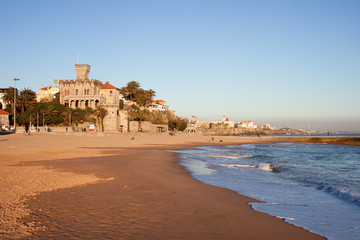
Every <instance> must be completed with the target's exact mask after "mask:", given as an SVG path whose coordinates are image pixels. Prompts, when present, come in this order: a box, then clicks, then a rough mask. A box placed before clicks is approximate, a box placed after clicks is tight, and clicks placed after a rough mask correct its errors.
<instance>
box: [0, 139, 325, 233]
mask: <svg viewBox="0 0 360 240" xmlns="http://www.w3.org/2000/svg"><path fill="white" fill-rule="evenodd" d="M132 138H134V139H133V140H131V139H132ZM211 138H212V137H211V136H202V135H187V134H177V135H176V136H170V135H167V134H154V135H148V134H145V133H144V134H135V135H130V134H121V135H118V134H81V135H74V134H68V135H66V134H52V133H43V134H33V135H31V136H25V135H23V134H12V135H3V136H0V166H1V168H0V196H1V197H0V207H1V208H0V214H1V215H0V217H1V218H0V226H1V227H0V237H1V238H5V239H14V238H18V237H23V238H24V239H324V238H323V237H321V236H318V235H316V234H313V233H310V232H308V231H306V230H304V229H301V228H299V227H296V226H293V225H291V224H288V223H286V222H284V221H282V219H278V218H275V217H272V216H269V215H267V214H264V213H260V212H257V211H254V210H252V209H251V207H250V205H249V204H247V203H248V202H254V201H256V200H254V199H251V198H248V197H246V196H242V195H239V194H237V193H236V192H234V191H231V190H228V189H225V188H221V187H216V186H211V185H207V184H204V183H201V182H200V181H198V180H196V179H194V178H192V177H191V176H190V174H189V173H188V172H187V171H186V170H184V169H183V167H182V166H180V165H177V164H176V161H177V159H176V154H175V153H174V152H171V151H168V150H175V149H184V148H189V147H192V146H201V145H212V144H242V143H271V142H284V139H281V138H280V139H279V138H265V137H264V138H243V137H241V138H240V137H228V136H227V137H223V136H222V137H220V136H219V137H214V138H215V139H214V142H213V141H212V140H211ZM220 140H221V142H220Z"/></svg>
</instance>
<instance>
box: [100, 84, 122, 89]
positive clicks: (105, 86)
mask: <svg viewBox="0 0 360 240" xmlns="http://www.w3.org/2000/svg"><path fill="white" fill-rule="evenodd" d="M101 89H118V88H117V87H114V86H113V85H111V84H109V83H105V84H103V85H102V87H101Z"/></svg>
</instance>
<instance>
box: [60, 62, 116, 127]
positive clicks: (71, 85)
mask: <svg viewBox="0 0 360 240" xmlns="http://www.w3.org/2000/svg"><path fill="white" fill-rule="evenodd" d="M75 70H76V73H77V78H76V80H59V91H60V103H61V104H64V105H65V106H66V107H71V108H74V109H75V108H82V109H85V108H86V107H90V108H93V109H96V108H98V107H102V108H105V109H106V110H107V115H106V117H105V118H104V128H105V129H106V131H118V130H119V129H120V122H121V119H120V114H119V98H120V91H119V89H118V88H116V87H114V86H113V85H111V84H109V82H107V83H105V84H103V83H102V82H101V81H99V80H96V79H91V80H90V79H89V73H90V65H88V64H75Z"/></svg>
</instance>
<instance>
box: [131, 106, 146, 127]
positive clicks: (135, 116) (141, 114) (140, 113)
mask: <svg viewBox="0 0 360 240" xmlns="http://www.w3.org/2000/svg"><path fill="white" fill-rule="evenodd" d="M149 114H150V112H149V110H147V109H146V108H140V107H138V106H135V105H133V106H132V107H131V111H130V112H129V115H130V118H131V120H132V121H138V122H139V129H140V128H141V122H142V121H144V120H147V119H149Z"/></svg>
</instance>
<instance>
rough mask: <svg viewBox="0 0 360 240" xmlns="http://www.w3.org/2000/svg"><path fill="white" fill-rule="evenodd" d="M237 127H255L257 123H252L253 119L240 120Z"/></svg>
mask: <svg viewBox="0 0 360 240" xmlns="http://www.w3.org/2000/svg"><path fill="white" fill-rule="evenodd" d="M238 127H239V128H250V129H251V128H257V125H255V124H254V123H253V121H242V122H241V123H239V125H238Z"/></svg>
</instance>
